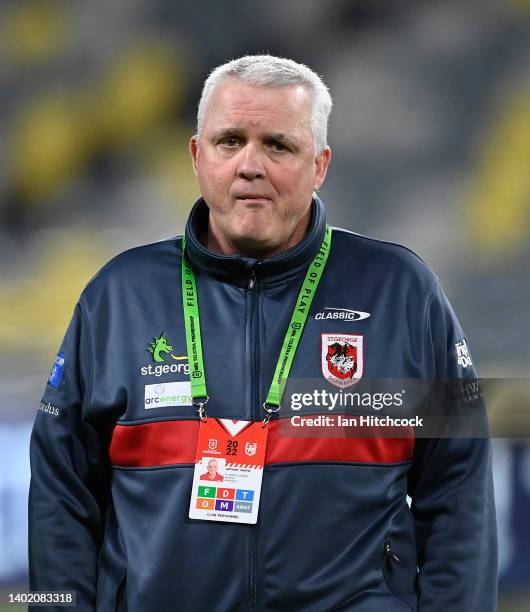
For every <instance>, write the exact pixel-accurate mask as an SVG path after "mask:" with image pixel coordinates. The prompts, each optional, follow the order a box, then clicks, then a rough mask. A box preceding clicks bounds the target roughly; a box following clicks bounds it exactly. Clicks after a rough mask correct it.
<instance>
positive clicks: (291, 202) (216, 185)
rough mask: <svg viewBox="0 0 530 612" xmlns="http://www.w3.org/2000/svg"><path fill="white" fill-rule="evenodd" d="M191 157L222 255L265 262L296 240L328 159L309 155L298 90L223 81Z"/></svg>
mask: <svg viewBox="0 0 530 612" xmlns="http://www.w3.org/2000/svg"><path fill="white" fill-rule="evenodd" d="M190 151H191V155H192V159H193V168H194V172H195V175H196V176H197V178H198V181H199V185H200V188H201V192H202V194H203V197H204V199H205V201H206V203H207V204H208V207H209V209H210V228H209V230H210V232H212V233H213V234H214V236H215V237H216V239H217V241H218V242H219V243H220V244H221V246H222V247H224V250H225V251H226V250H228V251H229V252H243V253H251V254H255V255H256V256H259V255H260V254H266V255H268V256H270V255H272V254H274V253H277V252H279V251H281V250H284V249H286V248H290V247H291V246H294V244H296V242H298V241H299V240H301V239H302V237H303V235H304V233H305V231H306V229H307V225H308V222H309V215H310V205H311V197H312V194H313V191H314V190H315V189H318V188H319V187H320V185H321V184H322V183H323V182H324V179H325V176H326V171H327V167H328V164H329V160H330V156H331V152H330V151H329V149H326V150H325V151H324V152H323V153H321V154H320V155H318V156H317V155H316V153H315V146H314V139H313V133H312V130H311V99H310V95H309V94H308V92H307V91H306V90H305V89H304V88H303V87H301V86H297V85H290V86H287V87H281V88H273V87H254V86H251V85H247V84H245V83H242V82H240V81H238V80H236V79H233V78H228V79H226V80H224V81H222V82H221V83H220V84H219V85H218V86H217V88H216V89H215V90H214V92H213V93H212V96H211V98H210V101H209V103H208V106H207V108H206V113H205V117H204V123H203V126H202V130H201V135H200V139H199V141H197V139H196V137H193V138H192V139H191V141H190Z"/></svg>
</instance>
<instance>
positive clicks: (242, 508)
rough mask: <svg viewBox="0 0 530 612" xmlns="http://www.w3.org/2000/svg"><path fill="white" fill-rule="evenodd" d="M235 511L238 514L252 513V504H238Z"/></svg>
mask: <svg viewBox="0 0 530 612" xmlns="http://www.w3.org/2000/svg"><path fill="white" fill-rule="evenodd" d="M234 510H235V511H236V512H252V504H247V503H245V502H236V505H235V506H234Z"/></svg>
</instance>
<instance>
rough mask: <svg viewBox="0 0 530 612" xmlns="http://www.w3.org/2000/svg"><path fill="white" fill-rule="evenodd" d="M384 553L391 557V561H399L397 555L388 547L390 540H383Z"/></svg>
mask: <svg viewBox="0 0 530 612" xmlns="http://www.w3.org/2000/svg"><path fill="white" fill-rule="evenodd" d="M385 555H386V556H387V557H389V558H390V559H392V561H395V562H396V563H399V557H398V556H397V555H396V554H395V553H393V552H392V548H391V547H390V542H389V541H388V540H387V541H386V542H385Z"/></svg>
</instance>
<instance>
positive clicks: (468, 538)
mask: <svg viewBox="0 0 530 612" xmlns="http://www.w3.org/2000/svg"><path fill="white" fill-rule="evenodd" d="M425 338H426V355H427V360H428V362H429V364H430V365H429V370H430V372H429V376H430V377H431V379H434V382H435V383H436V384H437V385H438V389H439V388H440V383H441V384H442V387H443V386H444V385H447V384H449V385H451V387H452V390H454V384H455V380H456V382H457V385H460V384H462V383H461V382H460V381H459V379H474V378H476V373H475V370H474V367H473V364H472V361H471V354H470V352H469V349H468V346H467V341H466V339H465V337H464V334H463V331H462V329H461V327H460V324H459V323H458V320H457V319H456V316H455V314H454V312H453V310H452V308H451V306H450V304H449V302H448V300H447V298H446V297H445V295H444V293H443V291H442V290H441V288H440V287H439V286H438V283H436V286H435V288H434V290H433V293H432V295H431V299H430V302H429V304H428V306H427V310H426V316H425ZM452 396H454V395H453V394H452V393H450V394H448V395H444V400H443V401H444V403H445V404H446V405H445V406H443V409H444V411H446V412H447V413H448V414H449V416H451V415H450V412H451V411H452V409H453V407H456V408H457V404H458V403H459V402H458V401H456V400H455V401H454V406H453V405H449V406H447V401H449V403H450V404H452V403H453V402H451V401H450V400H447V399H446V398H447V397H452ZM459 401H460V403H462V401H461V400H459ZM472 410H474V411H476V414H473V415H472V419H473V421H474V423H475V424H477V427H476V429H477V430H480V429H481V428H480V427H479V426H478V424H479V423H480V422H482V423H483V424H484V427H483V428H482V431H484V430H485V431H486V434H485V435H482V437H464V436H463V435H461V436H458V435H447V436H446V435H443V436H442V437H439V438H417V440H416V446H415V451H414V462H413V467H412V469H411V471H410V473H409V495H410V497H411V498H412V504H411V510H412V513H413V516H414V520H415V530H416V548H417V557H418V596H419V597H418V610H419V612H438V611H440V612H442V611H443V612H461V611H462V610H466V612H494V611H495V610H496V601H497V530H496V518H495V501H494V493H493V478H492V469H491V444H490V439H489V437H488V434H487V415H486V411H485V408H484V404H483V402H482V401H481V400H480V401H478V402H473V403H472Z"/></svg>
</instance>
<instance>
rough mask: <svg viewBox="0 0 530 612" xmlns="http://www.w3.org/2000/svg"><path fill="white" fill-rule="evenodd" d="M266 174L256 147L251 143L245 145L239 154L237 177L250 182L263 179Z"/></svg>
mask: <svg viewBox="0 0 530 612" xmlns="http://www.w3.org/2000/svg"><path fill="white" fill-rule="evenodd" d="M266 174H267V173H266V171H265V166H264V164H263V160H262V158H261V152H260V151H259V150H258V147H256V146H255V145H254V144H252V143H247V144H246V145H245V146H244V147H243V148H242V150H241V151H240V153H239V160H238V166H237V176H238V177H239V178H242V179H246V180H247V181H252V180H254V179H257V178H265V175H266Z"/></svg>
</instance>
